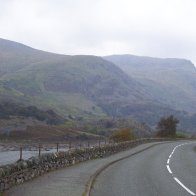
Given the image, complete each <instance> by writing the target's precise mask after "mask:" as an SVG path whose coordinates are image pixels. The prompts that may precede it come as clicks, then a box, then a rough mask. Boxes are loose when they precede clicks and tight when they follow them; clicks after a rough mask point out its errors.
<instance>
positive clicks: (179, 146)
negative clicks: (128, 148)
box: [91, 142, 196, 196]
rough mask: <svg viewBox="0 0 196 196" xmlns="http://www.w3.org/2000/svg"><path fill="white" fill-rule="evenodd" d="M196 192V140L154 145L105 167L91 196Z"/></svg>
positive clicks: (181, 195)
mask: <svg viewBox="0 0 196 196" xmlns="http://www.w3.org/2000/svg"><path fill="white" fill-rule="evenodd" d="M195 194H196V143H195V142H188V143H186V142H174V143H167V144H161V145H157V146H154V147H153V148H150V149H148V150H146V151H143V152H141V153H139V154H136V155H134V156H132V157H130V158H127V159H124V160H122V161H119V162H117V163H115V164H113V165H111V166H109V167H108V168H107V169H106V170H104V171H103V172H102V173H101V174H100V175H99V176H98V178H97V179H96V181H95V184H94V188H93V189H92V191H91V196H106V195H107V196H129V195H130V196H131V195H133V196H186V195H187V196H190V195H195Z"/></svg>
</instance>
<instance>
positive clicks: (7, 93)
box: [0, 39, 151, 116]
mask: <svg viewBox="0 0 196 196" xmlns="http://www.w3.org/2000/svg"><path fill="white" fill-rule="evenodd" d="M0 59H1V61H0V70H1V76H0V91H1V95H0V100H10V101H18V102H22V103H24V104H27V105H29V104H32V105H36V106H39V107H41V108H43V109H46V108H47V109H48V108H52V109H55V110H56V111H57V112H59V113H61V114H62V115H64V116H66V115H68V114H70V113H71V114H87V115H91V114H95V115H105V111H103V109H104V108H103V106H104V104H106V105H112V107H113V105H116V106H118V107H122V106H126V105H127V104H131V103H135V102H137V103H140V102H141V103H144V102H145V103H146V102H148V101H149V102H150V100H151V98H150V96H148V94H147V93H146V92H145V90H144V89H143V87H142V85H140V84H139V83H138V82H136V81H135V80H133V79H132V78H130V77H129V76H128V75H126V74H125V73H124V72H123V71H122V70H121V69H120V68H118V67H117V66H115V65H114V64H113V63H111V62H109V61H106V60H104V59H103V58H101V57H96V56H83V55H78V56H67V55H57V54H52V53H47V52H43V51H39V50H35V49H32V48H30V47H27V46H24V45H22V44H19V43H15V42H11V41H7V40H3V39H1V40H0ZM113 115H117V112H115V114H113Z"/></svg>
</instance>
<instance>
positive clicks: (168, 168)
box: [166, 165, 172, 174]
mask: <svg viewBox="0 0 196 196" xmlns="http://www.w3.org/2000/svg"><path fill="white" fill-rule="evenodd" d="M166 166H167V170H168V171H169V173H170V174H172V171H171V169H170V167H169V165H166Z"/></svg>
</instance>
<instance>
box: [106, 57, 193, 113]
mask: <svg viewBox="0 0 196 196" xmlns="http://www.w3.org/2000/svg"><path fill="white" fill-rule="evenodd" d="M104 58H105V59H106V60H109V61H111V62H113V63H114V64H116V65H117V66H118V67H119V68H121V69H122V70H123V71H124V72H125V73H127V74H128V75H129V76H130V77H131V78H133V79H134V80H135V81H137V82H138V83H140V84H141V85H143V86H144V88H145V90H147V91H148V92H149V94H151V95H152V96H153V97H154V98H155V99H156V100H157V101H159V102H160V103H162V104H167V105H168V107H170V108H173V109H176V110H184V111H187V112H190V113H195V112H196V68H195V67H194V65H193V64H192V63H191V62H190V61H188V60H185V59H172V58H167V59H161V58H152V57H140V56H134V55H112V56H106V57H104Z"/></svg>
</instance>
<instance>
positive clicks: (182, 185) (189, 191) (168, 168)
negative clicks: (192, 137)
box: [166, 143, 196, 195]
mask: <svg viewBox="0 0 196 196" xmlns="http://www.w3.org/2000/svg"><path fill="white" fill-rule="evenodd" d="M185 144H191V143H184V144H180V145H177V146H176V147H175V148H174V149H173V150H172V152H171V154H170V155H169V158H168V159H167V165H166V167H167V170H168V172H169V173H170V174H172V171H171V169H170V167H169V162H170V160H171V158H172V155H173V154H174V152H175V150H176V149H177V148H178V147H180V146H183V145H185ZM172 175H173V174H172ZM173 179H174V180H175V181H176V182H177V183H178V184H179V185H180V186H181V187H182V188H184V189H185V190H186V191H187V192H188V193H189V194H191V195H196V194H195V193H194V192H193V191H191V190H190V189H189V188H187V187H186V186H185V185H184V184H182V182H180V180H178V178H176V177H173Z"/></svg>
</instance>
